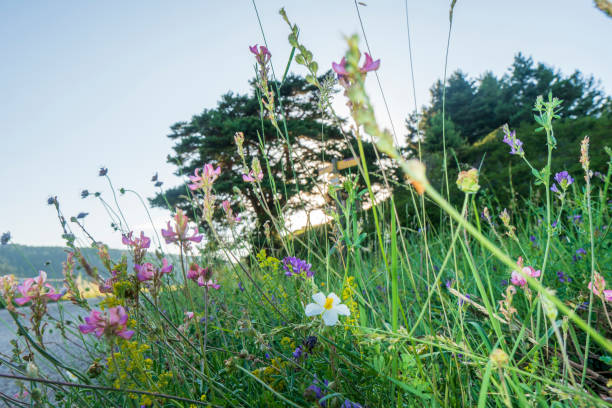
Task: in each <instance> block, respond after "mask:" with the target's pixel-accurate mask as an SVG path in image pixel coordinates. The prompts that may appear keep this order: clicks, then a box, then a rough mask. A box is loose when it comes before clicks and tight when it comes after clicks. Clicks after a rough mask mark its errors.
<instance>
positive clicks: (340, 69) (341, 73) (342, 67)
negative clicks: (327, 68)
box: [332, 57, 348, 80]
mask: <svg viewBox="0 0 612 408" xmlns="http://www.w3.org/2000/svg"><path fill="white" fill-rule="evenodd" d="M332 69H333V70H334V72H335V73H336V74H337V75H338V79H339V80H340V79H343V78H346V77H347V76H348V72H347V71H346V58H344V57H342V60H340V63H339V64H336V63H335V62H332Z"/></svg>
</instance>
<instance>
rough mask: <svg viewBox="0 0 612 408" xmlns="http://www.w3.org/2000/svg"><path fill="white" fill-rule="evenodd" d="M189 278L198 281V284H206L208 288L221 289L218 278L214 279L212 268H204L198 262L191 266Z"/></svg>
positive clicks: (188, 273)
mask: <svg viewBox="0 0 612 408" xmlns="http://www.w3.org/2000/svg"><path fill="white" fill-rule="evenodd" d="M187 279H191V280H192V281H194V282H196V283H197V284H198V286H206V287H207V288H213V289H219V288H220V287H221V286H220V285H218V284H217V280H216V279H215V280H214V281H213V280H212V271H211V270H210V268H202V267H201V266H200V265H198V264H196V263H192V264H191V265H190V266H189V271H188V272H187Z"/></svg>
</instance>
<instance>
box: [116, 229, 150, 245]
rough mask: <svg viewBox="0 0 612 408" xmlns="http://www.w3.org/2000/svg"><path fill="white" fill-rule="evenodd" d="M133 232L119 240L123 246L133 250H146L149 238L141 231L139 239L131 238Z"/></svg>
mask: <svg viewBox="0 0 612 408" xmlns="http://www.w3.org/2000/svg"><path fill="white" fill-rule="evenodd" d="M133 233H134V232H133V231H130V232H129V233H128V234H127V235H124V236H123V237H122V238H121V242H123V244H124V245H127V246H131V247H133V248H140V249H147V248H149V246H150V245H151V238H149V237H146V236H145V234H144V232H143V231H140V238H132V234H133Z"/></svg>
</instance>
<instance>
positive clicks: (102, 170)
mask: <svg viewBox="0 0 612 408" xmlns="http://www.w3.org/2000/svg"><path fill="white" fill-rule="evenodd" d="M107 174H108V169H107V168H106V167H100V171H98V176H100V177H104V176H106V175H107Z"/></svg>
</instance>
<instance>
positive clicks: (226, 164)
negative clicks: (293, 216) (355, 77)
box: [151, 74, 373, 223]
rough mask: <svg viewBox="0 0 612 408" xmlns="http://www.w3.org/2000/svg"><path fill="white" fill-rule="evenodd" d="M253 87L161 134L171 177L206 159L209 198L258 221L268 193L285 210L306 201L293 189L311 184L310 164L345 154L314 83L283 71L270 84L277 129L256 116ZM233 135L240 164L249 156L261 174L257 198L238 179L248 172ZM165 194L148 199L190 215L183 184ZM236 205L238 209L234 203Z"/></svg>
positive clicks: (251, 188) (346, 148) (308, 189)
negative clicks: (239, 137) (168, 145)
mask: <svg viewBox="0 0 612 408" xmlns="http://www.w3.org/2000/svg"><path fill="white" fill-rule="evenodd" d="M326 75H327V74H326ZM326 75H323V76H322V77H321V78H320V80H321V81H323V78H324V77H325V76H326ZM252 85H253V92H252V93H251V94H248V95H240V94H235V93H233V92H228V93H226V94H225V95H223V96H222V97H221V99H220V100H219V102H218V104H217V107H216V108H213V109H204V111H203V112H202V113H201V114H199V115H194V116H193V117H192V118H191V120H189V121H183V122H177V123H175V124H174V125H172V126H171V128H170V130H171V133H170V134H169V135H168V137H169V138H170V139H172V140H173V141H174V142H175V144H174V146H173V153H172V154H170V155H168V158H167V161H168V162H169V163H172V164H174V165H176V167H177V171H176V174H177V175H178V176H187V175H189V174H193V172H194V171H195V170H196V169H197V168H199V167H202V166H203V165H204V164H206V163H210V164H212V165H213V166H215V167H217V166H220V167H221V174H220V175H219V177H218V179H217V180H216V181H215V185H214V187H215V195H216V199H217V200H218V201H219V202H220V201H222V200H230V202H231V204H232V209H233V211H234V213H238V214H240V213H242V216H243V218H244V217H245V216H247V218H248V216H249V214H252V216H254V217H255V218H256V219H257V220H258V221H259V222H260V223H263V222H265V220H266V218H267V215H266V208H269V209H274V208H275V205H274V198H275V195H276V199H277V200H278V201H277V203H278V204H279V205H280V207H281V208H282V211H289V212H291V211H295V210H297V209H299V208H301V207H304V206H306V205H307V203H306V202H305V201H304V200H302V199H299V197H300V195H299V194H300V193H303V192H311V191H312V190H313V189H315V187H316V186H317V182H316V175H317V174H316V173H317V168H318V167H320V166H321V163H323V162H327V161H331V160H332V159H334V158H335V159H341V158H343V157H347V156H350V155H351V153H350V150H349V146H348V144H347V143H346V141H345V138H344V136H343V134H342V131H341V128H340V124H338V125H335V124H334V122H332V120H331V118H329V117H328V116H326V114H325V113H322V110H321V109H320V107H319V100H318V98H319V94H318V90H317V88H316V87H314V86H312V85H310V84H308V83H307V82H306V80H305V79H304V78H303V77H301V76H297V75H288V76H287V77H286V78H285V81H284V82H283V83H282V84H281V83H279V82H273V83H272V86H271V89H273V90H274V92H275V99H276V100H280V102H281V103H277V112H276V113H277V118H280V119H278V123H279V127H280V131H279V130H278V129H276V128H275V127H274V126H273V124H272V123H271V121H270V120H268V119H267V118H266V117H265V116H264V115H262V114H261V110H262V109H261V104H260V97H259V96H258V92H257V88H256V86H255V82H254V81H253V82H252ZM282 119H284V120H282ZM236 132H242V133H243V134H244V152H245V158H246V162H247V166H250V165H251V162H252V160H253V159H255V158H258V160H260V162H261V164H262V168H263V171H264V175H265V176H266V177H264V179H263V180H262V182H261V186H262V192H263V197H264V202H263V203H262V202H260V201H259V200H258V197H257V194H256V191H255V190H254V185H253V184H252V183H247V182H245V181H243V178H242V176H243V174H246V173H248V172H249V170H248V169H247V168H245V166H244V164H243V162H242V159H241V158H240V156H239V154H238V152H237V149H236V144H235V143H234V135H235V133H236ZM349 140H350V138H349ZM351 143H352V142H351ZM366 145H367V146H366V152H367V155H368V156H373V149H372V146H371V145H369V144H366ZM268 171H269V173H268ZM268 174H270V175H271V177H268ZM315 192H316V191H315ZM164 194H165V198H164V196H163V195H161V194H158V195H157V196H156V197H154V198H153V199H151V203H152V204H153V205H155V206H160V207H166V206H167V205H168V204H169V205H170V206H172V207H175V206H176V207H179V208H182V209H183V210H185V211H188V213H190V212H191V210H192V208H191V205H190V204H189V202H188V200H187V197H186V195H187V194H188V192H187V188H186V186H185V185H182V186H177V187H174V188H171V189H169V190H167V191H165V192H164ZM166 199H167V200H168V202H166ZM237 202H240V203H241V204H244V206H243V207H242V208H239V207H238V206H236V203H237ZM262 204H263V205H262ZM217 207H220V206H217ZM245 210H246V211H245ZM222 216H223V214H222V212H221V210H217V213H216V214H215V219H216V220H217V221H218V220H219V219H221V217H222Z"/></svg>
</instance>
